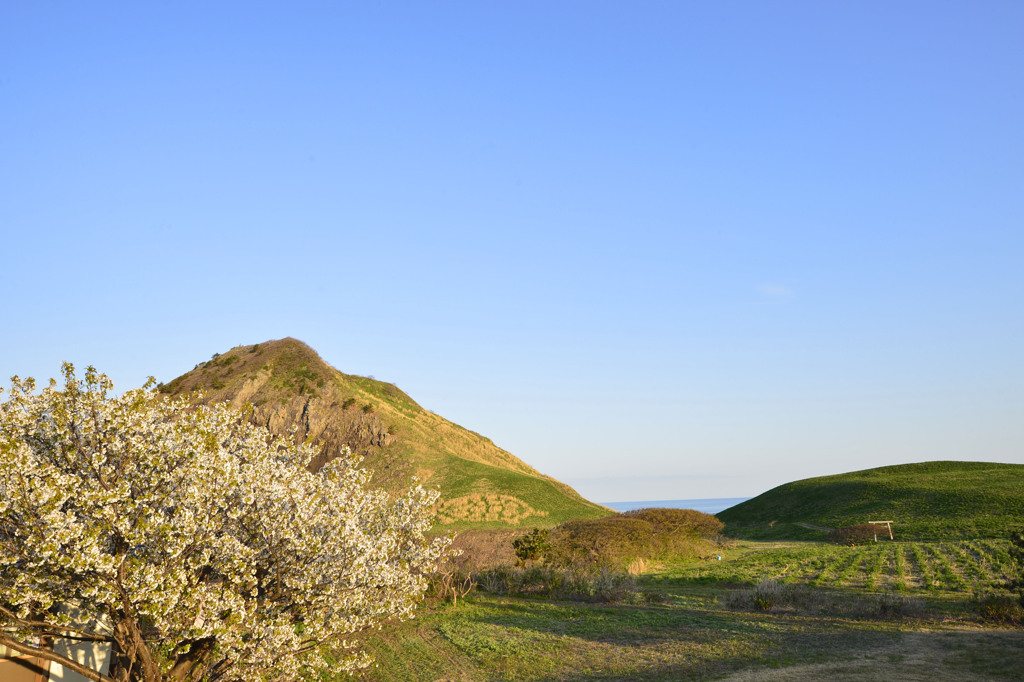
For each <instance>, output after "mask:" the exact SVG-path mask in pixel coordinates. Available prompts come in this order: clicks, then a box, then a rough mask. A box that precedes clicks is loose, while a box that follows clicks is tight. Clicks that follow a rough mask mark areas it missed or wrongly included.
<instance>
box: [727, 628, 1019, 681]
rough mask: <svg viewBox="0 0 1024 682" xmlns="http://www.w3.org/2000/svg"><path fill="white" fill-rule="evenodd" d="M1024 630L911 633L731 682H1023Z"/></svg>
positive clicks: (751, 672)
mask: <svg viewBox="0 0 1024 682" xmlns="http://www.w3.org/2000/svg"><path fill="white" fill-rule="evenodd" d="M1022 676H1024V631H1022V630H995V631H993V630H974V629H955V630H942V631H934V632H911V633H907V634H906V635H904V636H903V637H901V638H900V640H899V641H898V642H895V643H893V644H890V645H886V646H883V647H878V648H874V649H868V650H865V651H864V652H862V653H861V654H860V655H859V656H857V657H856V658H853V659H851V660H849V661H842V662H832V663H816V664H811V665H795V666H790V667H788V668H775V669H765V668H758V669H751V670H744V671H742V672H739V673H735V674H733V675H730V676H729V677H725V678H721V679H724V680H726V681H728V682H754V681H755V680H756V681H757V682H762V681H763V680H768V681H769V682H771V681H779V680H786V681H787V682H788V681H790V680H793V681H795V682H811V681H812V680H815V681H816V680H828V681H829V682H854V681H855V680H856V681H858V682H860V681H865V682H892V681H893V680H900V681H901V682H903V681H910V682H935V681H936V680H957V681H958V682H977V681H981V680H1011V679H1022Z"/></svg>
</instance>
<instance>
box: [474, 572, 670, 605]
mask: <svg viewBox="0 0 1024 682" xmlns="http://www.w3.org/2000/svg"><path fill="white" fill-rule="evenodd" d="M475 580H476V582H477V584H478V586H479V588H480V589H481V590H483V591H485V592H490V593H492V594H515V595H519V596H539V597H548V598H551V599H566V600H569V601H586V602H625V603H631V604H640V603H660V602H662V601H664V599H665V596H664V595H660V594H654V595H650V596H647V595H646V594H645V593H643V592H642V591H641V590H639V589H638V588H637V585H636V581H635V580H633V578H632V577H631V576H628V575H626V574H624V573H620V572H617V571H612V570H609V569H606V568H602V569H592V570H580V569H571V570H559V569H555V568H552V567H550V566H534V567H532V568H514V567H512V566H509V565H507V564H506V565H502V566H495V567H494V568H490V569H487V570H486V571H481V572H480V573H478V574H477V575H476V576H475Z"/></svg>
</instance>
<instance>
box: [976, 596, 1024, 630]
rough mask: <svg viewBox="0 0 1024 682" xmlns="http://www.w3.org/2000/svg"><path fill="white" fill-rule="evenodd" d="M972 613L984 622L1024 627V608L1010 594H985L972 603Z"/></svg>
mask: <svg viewBox="0 0 1024 682" xmlns="http://www.w3.org/2000/svg"><path fill="white" fill-rule="evenodd" d="M970 607H971V611H973V612H974V613H975V614H977V616H978V618H979V619H981V620H982V621H985V622H989V623H1002V624H1007V625H1024V606H1022V605H1021V603H1020V601H1019V600H1018V599H1015V598H1014V597H1013V596H1012V595H1010V594H1000V593H996V592H983V593H980V594H976V595H975V596H974V598H973V599H971V603H970Z"/></svg>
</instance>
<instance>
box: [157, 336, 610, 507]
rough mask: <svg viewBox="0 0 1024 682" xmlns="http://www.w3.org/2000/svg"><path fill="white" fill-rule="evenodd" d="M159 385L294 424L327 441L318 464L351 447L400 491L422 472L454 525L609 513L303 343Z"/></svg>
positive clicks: (282, 428) (305, 434)
mask: <svg viewBox="0 0 1024 682" xmlns="http://www.w3.org/2000/svg"><path fill="white" fill-rule="evenodd" d="M160 390H162V391H163V392H165V393H168V394H170V395H182V394H193V393H194V392H196V391H202V393H203V401H204V402H220V401H229V402H231V403H232V404H233V405H235V406H236V407H241V406H243V405H245V404H246V403H249V404H251V405H252V406H253V421H254V422H256V423H258V424H261V425H263V426H266V427H268V428H269V429H270V430H271V431H273V432H274V433H277V434H283V433H286V432H288V431H289V430H290V429H292V428H294V429H295V437H296V439H298V440H300V441H308V442H310V443H314V444H315V445H316V446H317V447H318V449H319V453H320V454H319V456H318V457H317V458H316V459H314V461H313V462H311V465H310V466H311V468H313V469H318V468H319V467H320V466H322V465H323V464H324V463H326V462H327V461H329V460H330V459H331V458H333V457H334V456H337V454H338V452H339V451H340V449H341V446H343V445H348V446H349V447H350V448H351V449H352V450H353V451H354V452H357V453H359V454H361V455H363V457H364V458H365V459H364V466H366V467H367V468H369V469H371V470H372V471H373V472H374V482H375V483H376V485H379V486H382V487H385V488H389V489H392V490H397V489H399V488H401V487H403V486H405V485H408V483H409V480H410V479H411V477H412V476H418V477H419V478H420V479H421V480H423V481H424V483H425V484H426V485H428V486H431V487H437V488H440V489H441V492H442V495H443V501H442V504H441V505H440V507H439V510H438V512H439V518H440V520H441V522H442V523H444V524H446V525H451V526H453V527H464V526H474V527H500V526H508V525H512V526H519V525H538V526H550V525H555V524H557V523H560V522H562V521H565V520H567V519H570V518H596V517H600V516H604V515H606V514H608V513H610V511H609V510H607V509H605V508H604V507H601V506H600V505H596V504H594V503H592V502H589V501H587V500H585V499H584V498H583V497H581V496H580V495H579V494H578V493H577V492H576V491H574V490H573V489H572V488H570V487H569V486H567V485H565V484H564V483H561V482H559V481H557V480H555V479H553V478H551V477H549V476H544V475H543V474H541V473H540V472H538V471H537V470H535V469H533V468H532V467H530V466H529V465H527V464H526V463H525V462H523V461H521V460H519V459H518V458H516V457H515V456H513V455H512V454H511V453H509V452H506V451H505V450H502V449H501V448H499V447H498V446H496V445H495V444H494V443H492V442H491V441H490V439H488V438H485V437H483V436H481V435H480V434H477V433H474V432H472V431H469V430H467V429H464V428H462V427H461V426H458V425H457V424H453V423H452V422H450V421H448V420H446V419H444V418H443V417H440V416H438V415H436V414H434V413H432V412H430V411H428V410H425V409H423V408H422V407H420V406H419V405H418V404H417V403H416V401H414V400H413V399H412V398H410V397H409V396H408V395H406V394H405V393H404V392H402V391H401V390H400V389H399V388H398V387H397V386H395V385H393V384H389V383H385V382H382V381H377V380H375V379H371V378H368V377H361V376H355V375H351V374H344V373H342V372H339V371H338V370H336V369H334V368H333V367H331V366H330V365H328V364H327V363H326V362H324V361H323V360H322V359H321V358H320V356H319V355H317V353H316V352H315V351H314V350H313V349H312V348H310V347H309V346H307V345H306V344H304V343H302V342H301V341H297V340H296V339H292V338H286V339H280V340H277V341H268V342H266V343H260V344H256V345H254V346H239V347H237V348H232V349H231V350H230V351H228V352H226V353H224V354H217V355H214V357H213V358H212V359H211V360H209V361H207V362H204V363H201V364H199V365H196V367H195V368H194V369H193V370H192V371H191V372H188V373H186V374H184V375H182V376H180V377H178V378H177V379H174V380H173V381H171V382H169V383H167V384H165V385H162V386H161V389H160Z"/></svg>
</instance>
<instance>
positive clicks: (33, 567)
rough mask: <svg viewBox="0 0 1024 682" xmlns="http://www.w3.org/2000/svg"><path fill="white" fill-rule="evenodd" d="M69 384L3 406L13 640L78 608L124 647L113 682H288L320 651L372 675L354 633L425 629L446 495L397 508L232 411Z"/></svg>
mask: <svg viewBox="0 0 1024 682" xmlns="http://www.w3.org/2000/svg"><path fill="white" fill-rule="evenodd" d="M64 376H65V382H64V386H62V387H59V386H58V385H57V383H56V382H55V381H53V380H51V381H50V385H49V387H48V388H45V389H43V390H42V391H39V392H38V393H37V392H36V389H35V386H34V383H33V382H32V380H31V379H29V380H25V381H22V380H19V379H18V378H17V377H15V378H13V379H12V387H11V391H10V394H9V396H7V399H6V400H5V401H3V402H0V628H2V629H0V643H8V644H9V645H10V644H11V643H14V645H15V646H14V648H17V647H18V646H19V645H20V646H21V647H22V650H26V649H25V647H26V646H27V645H31V644H32V642H39V641H42V642H45V641H46V639H45V638H46V636H52V635H54V634H56V633H58V632H61V631H66V628H73V627H75V625H76V624H75V623H74V622H71V621H70V620H69V619H68V617H67V616H66V615H61V614H66V613H68V608H64V607H66V606H70V607H73V608H75V609H77V611H75V612H76V613H78V614H80V616H81V615H82V614H84V615H85V616H86V617H88V618H89V619H96V620H102V621H104V622H107V623H109V624H110V626H111V628H112V633H113V634H112V635H109V636H107V635H95V633H88V632H79V633H77V635H78V636H80V637H82V638H85V639H88V638H101V639H110V640H112V641H114V651H115V657H114V666H112V668H111V677H109V678H107V677H103V678H102V679H117V680H134V679H140V680H147V681H150V680H152V681H156V680H172V679H173V680H184V679H189V680H198V679H217V680H259V679H273V680H278V679H282V680H287V679H295V678H298V677H300V675H301V676H305V675H306V674H310V673H315V672H316V671H317V670H319V669H322V668H325V667H326V666H327V665H328V663H327V661H325V660H324V658H323V657H322V655H321V654H322V653H323V652H324V651H332V652H334V653H333V654H332V655H331V662H330V666H331V669H332V670H346V671H349V672H352V671H355V670H357V669H358V668H360V667H361V666H365V665H367V664H368V663H369V660H368V657H367V656H366V655H365V654H363V653H361V652H360V651H359V650H358V647H357V645H356V642H354V641H353V637H352V636H353V635H355V634H356V633H359V632H361V631H364V630H367V629H369V628H374V627H379V625H380V623H381V622H382V621H383V620H385V619H388V618H392V617H397V618H409V617H412V615H413V608H414V606H415V604H416V602H417V601H418V599H419V597H420V596H421V595H422V593H423V591H424V589H425V587H426V577H425V575H426V574H427V573H429V571H431V570H432V568H433V567H434V566H435V565H436V562H437V561H438V559H439V558H440V557H441V556H442V555H443V554H444V553H446V551H447V548H448V544H449V542H450V540H448V539H447V538H437V539H430V538H429V537H428V536H427V535H426V533H427V531H428V530H429V528H430V525H431V520H432V511H431V509H432V505H433V504H434V503H435V501H436V499H437V493H436V492H433V491H427V490H424V489H423V488H422V487H419V486H416V487H414V488H412V489H411V490H409V491H408V493H407V494H405V495H404V496H403V497H401V498H399V499H396V500H392V499H391V498H390V497H389V496H388V495H387V494H386V493H385V492H383V491H378V490H372V489H370V488H368V483H369V479H370V475H369V474H368V473H367V472H366V471H364V470H362V469H359V468H358V467H357V464H358V462H357V461H356V460H355V459H354V458H352V457H351V456H347V455H346V456H342V457H340V458H338V459H335V460H333V461H332V462H331V463H330V464H328V465H327V466H326V467H324V468H323V469H322V470H321V471H320V472H318V473H316V474H313V473H310V472H309V471H307V470H306V469H305V468H304V465H305V464H306V463H307V462H308V461H309V459H310V457H312V455H313V454H314V452H313V451H312V449H310V448H308V447H306V446H304V445H296V444H295V443H294V442H292V441H291V440H290V439H287V438H285V439H276V440H274V439H272V438H271V437H270V436H269V434H268V432H266V431H265V430H262V429H259V428H257V427H255V426H253V425H251V424H249V423H248V422H247V421H246V419H245V418H244V415H240V413H239V412H237V411H234V410H231V409H230V408H229V407H228V406H226V405H214V406H209V407H205V406H195V405H193V404H189V403H187V402H185V401H183V400H177V401H173V400H168V399H165V398H164V397H162V396H160V395H158V394H157V393H155V392H153V391H152V390H151V384H147V386H146V387H144V388H143V389H138V390H133V391H129V392H127V393H125V394H123V395H122V396H120V397H111V396H110V392H111V390H112V384H111V382H110V380H109V379H108V378H107V377H106V376H104V375H101V374H98V373H97V372H96V371H95V370H94V369H93V368H91V367H90V368H89V369H88V371H87V372H86V375H85V379H84V381H79V380H77V379H76V378H75V375H74V368H73V367H72V366H71V365H70V364H66V365H65V366H64ZM0 390H2V389H0ZM41 638H42V639H41ZM44 648H45V647H44ZM337 652H342V653H341V654H338V653H337ZM336 656H337V658H335V657H336ZM339 658H340V660H338V659H339ZM94 679H101V678H100V677H95V678H94Z"/></svg>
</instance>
